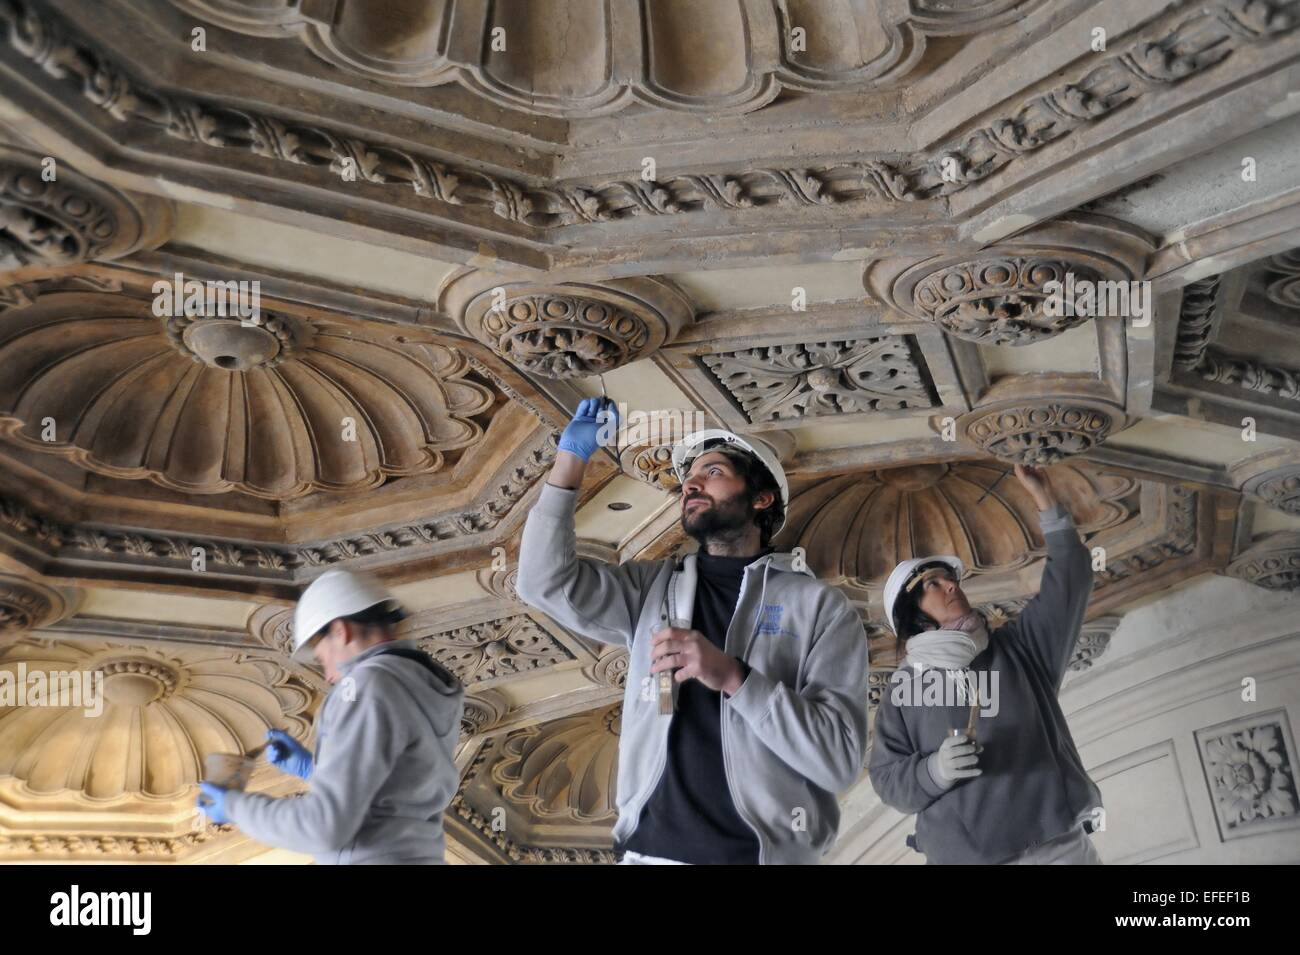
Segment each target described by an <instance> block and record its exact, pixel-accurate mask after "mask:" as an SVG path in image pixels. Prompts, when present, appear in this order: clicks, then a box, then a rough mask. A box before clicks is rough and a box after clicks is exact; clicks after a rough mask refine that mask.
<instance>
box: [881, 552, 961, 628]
mask: <svg viewBox="0 0 1300 955" xmlns="http://www.w3.org/2000/svg"><path fill="white" fill-rule="evenodd" d="M934 567H939V568H942V569H944V570H952V568H951V567H949V566H948V565H947V564H946V563H944V562H943V561H941V560H932V561H929V562H927V563H924V564H921V565H920V566H919V567H917V568H916V569H915V570H914V571H912V576H911V577H909V578H908V581H909V582H910V581H912V580H914V579H916V576H917V575H918V574H923V573H925V572H926V571H927V570H930V569H931V568H934ZM924 590H925V588H924V587H923V586H922V587H914V588H913V589H912V590H904V591H902V592H901V593H900V594H899V595H898V599H897V600H895V601H894V619H893V620H891V621H890V625H891V626H892V627H893V628H894V635H895V636H896V637H897V638H898V647H899V649H900V651H901V649H902V646H903V644H904V642H906V640H907V639H908V637H914V636H916V635H917V634H918V633H924V632H925V631H927V630H937V629H938V628H939V621H938V620H935V619H934V618H933V617H931V616H930V615H929V614H928V613H926V612H925V611H924V610H922V609H921V595H922V593H923V592H924Z"/></svg>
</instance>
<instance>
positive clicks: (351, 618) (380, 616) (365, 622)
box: [317, 601, 406, 634]
mask: <svg viewBox="0 0 1300 955" xmlns="http://www.w3.org/2000/svg"><path fill="white" fill-rule="evenodd" d="M405 619H406V611H405V610H403V609H402V608H401V607H393V606H390V605H389V604H388V602H387V601H385V602H383V603H377V604H375V605H374V606H373V607H367V608H366V609H365V610H358V611H357V612H356V613H352V614H348V615H347V616H346V617H335V618H334V620H346V621H348V622H349V623H355V624H356V625H357V626H359V627H365V628H367V629H368V628H370V627H395V626H397V625H398V624H399V623H401V622H402V621H403V620H405ZM334 620H331V621H330V622H329V623H327V624H325V626H323V627H321V628H320V630H319V631H317V633H318V634H320V633H324V632H325V631H326V630H328V629H329V628H330V627H332V626H334Z"/></svg>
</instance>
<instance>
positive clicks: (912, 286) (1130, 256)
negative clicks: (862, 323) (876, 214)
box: [864, 214, 1149, 346]
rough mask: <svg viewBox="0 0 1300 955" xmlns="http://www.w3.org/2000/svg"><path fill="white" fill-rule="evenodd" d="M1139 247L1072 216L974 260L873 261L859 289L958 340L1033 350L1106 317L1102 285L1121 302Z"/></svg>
mask: <svg viewBox="0 0 1300 955" xmlns="http://www.w3.org/2000/svg"><path fill="white" fill-rule="evenodd" d="M1148 244H1149V243H1148V240H1146V239H1145V238H1144V237H1142V236H1140V235H1137V234H1136V233H1135V232H1133V231H1132V230H1131V229H1128V228H1126V227H1123V226H1122V224H1119V223H1116V222H1113V221H1112V222H1106V221H1104V220H1101V219H1100V218H1098V217H1095V216H1088V215H1078V214H1076V215H1075V216H1073V217H1071V218H1068V219H1062V220H1058V221H1055V222H1052V223H1049V224H1047V225H1045V226H1041V227H1039V228H1036V229H1033V230H1030V231H1029V232H1025V233H1023V234H1022V235H1021V236H1018V237H1017V241H1015V242H1013V243H1005V244H1002V245H997V246H992V247H990V248H988V249H986V250H983V251H980V252H975V253H967V254H960V253H959V254H954V255H937V256H931V257H930V258H926V259H923V260H920V261H917V260H915V259H911V260H901V259H887V260H882V261H879V262H874V263H872V264H871V265H870V266H868V268H867V270H866V273H865V275H864V283H865V285H866V288H867V290H868V291H869V292H870V293H871V294H872V295H873V296H874V297H875V298H877V299H878V300H879V301H881V302H884V303H885V304H886V305H892V306H893V307H894V308H897V309H898V310H899V311H902V312H904V313H906V314H908V315H911V316H913V317H915V318H920V319H922V320H924V321H927V322H930V323H931V324H933V325H936V326H938V327H939V328H941V329H943V330H944V331H945V332H947V333H948V334H950V335H953V336H955V337H957V338H964V339H966V340H967V341H972V342H976V343H978V344H981V345H1013V346H1018V345H1032V344H1034V343H1035V342H1040V341H1045V340H1046V339H1048V338H1052V337H1054V336H1056V335H1059V334H1061V333H1062V332H1065V331H1068V330H1069V329H1071V328H1074V327H1076V326H1078V325H1082V324H1083V323H1084V322H1086V321H1088V320H1089V319H1091V318H1094V317H1105V316H1107V315H1108V312H1107V305H1108V304H1109V302H1110V301H1111V300H1112V297H1111V296H1110V294H1109V293H1108V292H1107V286H1105V285H1103V284H1102V283H1117V284H1118V283H1123V284H1124V286H1125V289H1124V290H1125V292H1126V293H1127V291H1128V287H1127V286H1128V283H1131V282H1133V281H1135V280H1137V279H1139V278H1140V277H1141V275H1142V270H1143V267H1144V262H1145V256H1146V253H1147V250H1148ZM1129 300H1130V297H1129V295H1128V294H1125V295H1124V296H1123V298H1122V301H1123V302H1125V303H1128V302H1129ZM1119 317H1122V318H1125V317H1131V316H1123V315H1121V316H1119Z"/></svg>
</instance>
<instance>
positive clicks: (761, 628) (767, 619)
mask: <svg viewBox="0 0 1300 955" xmlns="http://www.w3.org/2000/svg"><path fill="white" fill-rule="evenodd" d="M783 613H785V607H784V606H783V605H782V604H763V607H762V609H761V610H760V611H759V614H758V632H759V633H774V634H776V633H783V634H785V635H786V636H793V634H791V633H790V631H789V630H786V629H784V628H782V626H781V615H782V614H783Z"/></svg>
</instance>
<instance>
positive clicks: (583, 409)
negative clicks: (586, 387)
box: [559, 398, 618, 461]
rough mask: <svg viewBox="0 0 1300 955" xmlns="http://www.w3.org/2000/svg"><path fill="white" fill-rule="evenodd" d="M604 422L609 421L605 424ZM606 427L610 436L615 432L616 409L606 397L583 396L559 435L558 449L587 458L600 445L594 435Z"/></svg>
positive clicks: (616, 422) (616, 421) (616, 425)
mask: <svg viewBox="0 0 1300 955" xmlns="http://www.w3.org/2000/svg"><path fill="white" fill-rule="evenodd" d="M606 422H609V424H608V425H606ZM602 427H604V428H606V430H607V432H608V434H609V436H610V437H613V435H615V434H617V429H618V409H617V408H616V407H615V405H614V402H613V401H611V400H609V399H608V398H584V399H582V403H581V404H579V405H578V410H577V413H575V414H574V416H573V420H572V421H570V422H569V424H568V426H567V427H566V428H565V429H564V433H563V434H561V435H560V445H559V447H560V450H561V451H568V452H569V453H570V454H576V455H577V456H578V457H580V458H582V460H584V461H586V460H588V459H589V458H590V457H591V456H592V455H593V454H595V453H596V448H598V447H600V442H599V441H598V440H597V438H596V436H597V435H598V434H599V433H600V431H601V428H602Z"/></svg>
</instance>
